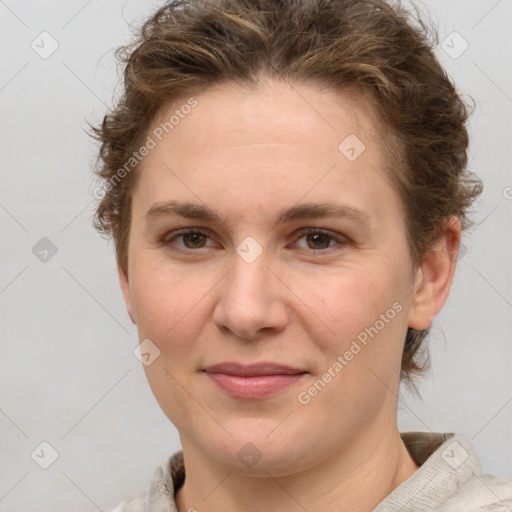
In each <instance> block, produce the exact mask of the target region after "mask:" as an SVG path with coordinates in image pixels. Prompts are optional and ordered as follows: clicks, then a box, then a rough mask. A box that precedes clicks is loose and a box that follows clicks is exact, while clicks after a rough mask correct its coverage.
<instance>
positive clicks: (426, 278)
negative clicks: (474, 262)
mask: <svg viewBox="0 0 512 512" xmlns="http://www.w3.org/2000/svg"><path fill="white" fill-rule="evenodd" d="M460 234H461V227H460V221H459V219H458V218H457V217H453V216H452V217H449V218H448V219H447V221H446V222H445V223H444V226H443V231H442V234H441V237H440V239H439V242H438V243H437V244H436V246H435V247H433V248H432V249H431V250H430V251H429V252H427V254H425V256H424V258H423V262H422V264H421V267H420V268H418V270H417V274H416V282H415V288H414V298H413V301H412V304H411V308H410V310H409V318H408V320H409V327H411V328H413V329H416V330H424V329H427V328H428V327H430V325H431V323H432V320H433V319H434V317H435V316H436V315H437V313H439V311H441V309H442V307H443V306H444V304H445V302H446V299H447V298H448V294H449V292H450V288H451V284H452V280H453V275H454V273H455V268H456V266H457V254H458V251H459V245H460Z"/></svg>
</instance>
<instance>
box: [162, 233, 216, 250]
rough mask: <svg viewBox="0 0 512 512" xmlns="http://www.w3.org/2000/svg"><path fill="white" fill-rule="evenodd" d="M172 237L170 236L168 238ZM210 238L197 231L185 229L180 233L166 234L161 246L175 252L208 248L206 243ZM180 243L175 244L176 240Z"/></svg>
mask: <svg viewBox="0 0 512 512" xmlns="http://www.w3.org/2000/svg"><path fill="white" fill-rule="evenodd" d="M169 235H172V236H169ZM209 238H210V237H209V236H208V235H207V234H206V233H203V232H202V231H200V230H198V229H187V230H184V231H181V232H174V233H168V234H167V235H166V236H164V238H163V239H162V240H161V243H162V245H163V246H166V247H169V248H170V249H177V250H182V251H186V250H196V249H203V248H206V247H208V246H207V245H206V244H207V241H208V239H209ZM180 239H181V240H182V243H176V241H177V240H180Z"/></svg>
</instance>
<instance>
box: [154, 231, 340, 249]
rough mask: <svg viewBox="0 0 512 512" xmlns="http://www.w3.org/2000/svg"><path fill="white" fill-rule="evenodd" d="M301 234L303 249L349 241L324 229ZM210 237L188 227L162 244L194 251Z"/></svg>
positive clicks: (325, 247)
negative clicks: (304, 242)
mask: <svg viewBox="0 0 512 512" xmlns="http://www.w3.org/2000/svg"><path fill="white" fill-rule="evenodd" d="M169 235H172V236H169ZM299 235H300V236H299V238H298V240H301V239H303V238H304V239H306V245H307V246H306V247H301V249H305V250H312V251H314V252H326V251H325V249H330V248H331V247H333V246H334V245H336V243H337V244H338V245H344V244H346V243H348V241H347V239H346V238H344V237H343V236H341V235H338V234H336V233H332V232H331V231H325V230H323V229H315V228H308V229H305V230H302V231H301V232H299ZM178 239H181V240H182V241H183V245H181V244H176V243H175V241H176V240H178ZM208 239H211V237H210V236H209V235H208V234H207V233H205V232H204V231H201V230H200V229H197V228H188V229H186V230H182V231H178V232H172V233H167V234H166V235H165V236H164V237H163V238H162V240H161V244H162V245H164V246H167V247H171V248H173V247H172V246H175V247H176V248H177V250H183V251H187V250H192V251H193V250H195V249H204V248H207V247H208V246H207V245H206V243H207V240H208ZM333 242H334V243H333ZM329 252H330V251H329Z"/></svg>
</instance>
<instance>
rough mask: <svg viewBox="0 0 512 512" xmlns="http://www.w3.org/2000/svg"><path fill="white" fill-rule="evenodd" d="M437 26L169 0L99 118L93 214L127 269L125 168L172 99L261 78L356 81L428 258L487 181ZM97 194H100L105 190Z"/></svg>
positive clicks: (131, 182)
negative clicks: (476, 165)
mask: <svg viewBox="0 0 512 512" xmlns="http://www.w3.org/2000/svg"><path fill="white" fill-rule="evenodd" d="M436 44H437V35H436V32H435V30H433V29H432V28H431V27H429V26H427V24H426V23H425V21H424V20H422V19H421V16H416V17H414V16H413V15H412V13H411V11H410V10H407V9H405V8H404V7H402V6H401V5H400V4H395V5H394V6H393V7H392V6H390V5H389V4H387V3H386V2H385V1H384V0H185V1H183V0H177V1H173V2H169V3H167V4H166V5H164V6H163V7H161V8H160V9H159V10H158V11H157V12H156V13H155V14H154V15H153V16H152V17H151V18H150V19H149V20H147V21H146V22H145V23H144V25H143V26H142V28H141V30H140V31H139V32H138V34H137V38H136V40H135V41H134V42H133V43H132V44H129V45H126V46H123V47H121V48H119V49H118V50H117V52H116V55H117V57H118V59H119V61H120V62H121V63H122V65H124V89H123V91H122V96H121V97H120V99H119V100H118V102H117V103H116V105H115V107H114V108H113V109H112V110H111V111H110V112H109V113H108V114H107V115H106V116H105V117H104V119H103V123H102V124H101V126H99V127H97V128H93V131H92V135H93V136H94V137H95V138H97V139H98V140H99V142H100V143H101V145H100V151H99V159H98V167H97V169H96V171H95V172H96V174H97V176H98V177H99V178H100V179H101V180H103V183H104V184H110V185H109V186H108V187H106V189H104V190H103V192H102V194H101V200H100V202H99V204H98V206H97V210H96V213H95V217H94V226H95V228H96V229H97V230H98V231H99V232H100V233H102V234H107V235H112V236H113V238H114V242H115V247H116V255H117V259H118V262H119V265H120V267H121V269H122V270H123V271H124V272H125V273H126V274H127V270H128V251H127V249H128V238H129V230H130V223H131V195H132V192H133V190H134V186H135V183H136V179H137V175H138V173H137V170H138V168H139V167H140V166H139V165H135V166H134V168H133V171H132V172H125V173H123V178H122V179H117V182H115V178H119V174H118V173H119V170H120V169H121V168H123V166H125V165H126V162H127V161H128V160H129V159H130V158H131V156H132V154H133V152H134V150H136V149H137V148H138V147H140V144H141V141H142V140H144V138H145V137H146V136H147V132H148V130H149V128H150V124H151V122H152V120H153V119H154V118H155V116H156V114H157V112H158V111H159V110H160V109H161V107H162V106H163V105H164V104H169V103H170V102H173V101H175V100H176V99H178V98H180V97H184V96H186V95H191V94H195V93H200V92H202V91H204V90H206V89H208V88H209V87H211V86H212V85H217V84H219V83H226V82H234V83H238V84H240V85H257V84H258V83H261V79H262V78H271V79H282V80H290V81H291V82H297V83H300V82H302V83H320V84H322V85H323V87H328V88H332V89H333V90H337V91H347V92H348V91H349V90H350V91H353V90H354V89H355V90H357V91H358V92H359V93H360V94H361V95H362V96H363V97H364V98H366V100H367V101H369V102H370V103H371V104H372V105H373V106H374V108H375V110H376V112H377V113H378V115H379V118H380V120H381V125H382V126H383V127H384V128H385V129H381V130H380V132H381V133H384V134H385V135H384V136H385V140H387V142H388V143H387V144H386V145H385V146H386V147H385V148H384V150H385V152H386V155H387V157H388V158H387V159H388V160H389V161H388V168H389V169H388V172H389V176H390V178H391V179H392V181H393V183H394V185H395V186H396V189H397V191H398V192H399V193H400V196H401V198H402V201H403V204H404V206H405V211H406V223H407V238H408V243H409V247H410V251H411V256H412V260H413V262H414V264H415V265H418V264H419V263H420V262H421V260H422V259H423V256H424V255H425V253H426V252H427V251H428V250H429V249H430V248H431V247H432V246H433V245H434V244H435V242H436V241H437V240H438V237H439V233H440V229H441V227H442V225H443V222H444V220H445V219H446V218H447V217H449V216H451V215H455V216H457V217H458V218H459V219H460V221H461V225H462V229H466V228H467V227H469V226H470V225H471V224H472V223H471V221H470V220H469V219H468V217H467V215H466V213H467V210H468V208H469V206H470V205H471V204H472V202H473V200H474V199H475V198H476V197H477V196H478V195H479V194H480V192H481V190H482V183H481V181H480V180H479V179H478V178H477V177H476V176H474V175H473V174H472V173H470V172H469V171H468V170H467V169H466V164H467V154H466V151H467V146H468V134H467V131H466V128H465V124H466V120H467V117H468V109H467V107H466V105H465V103H464V102H463V101H462V99H461V97H460V96H459V95H458V93H457V92H456V89H455V87H454V85H453V83H452V81H451V80H450V79H449V78H448V76H447V74H446V73H445V71H444V70H443V68H442V67H441V66H440V64H439V62H438V60H437V59H436V57H435V55H434V51H433V49H434V47H435V45H436ZM95 195H96V194H95ZM427 333H428V330H426V331H416V330H413V329H410V328H409V329H408V332H407V337H406V340H405V347H404V352H403V358H402V379H404V380H406V381H408V383H409V384H413V387H415V386H414V383H413V381H412V378H411V377H412V376H413V375H417V376H419V375H421V374H422V373H424V372H425V370H426V369H427V368H428V366H429V357H428V352H427V353H425V351H424V350H421V351H419V349H420V347H421V345H422V342H423V340H424V338H425V336H426V335H427Z"/></svg>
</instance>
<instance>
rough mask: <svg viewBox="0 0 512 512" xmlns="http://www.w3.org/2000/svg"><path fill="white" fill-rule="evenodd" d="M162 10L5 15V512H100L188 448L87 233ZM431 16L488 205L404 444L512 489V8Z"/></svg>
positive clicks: (108, 264) (81, 1)
mask: <svg viewBox="0 0 512 512" xmlns="http://www.w3.org/2000/svg"><path fill="white" fill-rule="evenodd" d="M158 4H159V3H158V2H149V1H135V0H127V1H121V0H115V1H99V0H93V1H85V0H72V1H70V0H66V1H42V0H37V1H28V0H18V1H16V0H4V1H0V38H1V49H2V51H1V63H0V70H1V71H0V72H1V74H0V102H1V114H2V115H1V134H0V145H1V148H0V151H1V153H0V154H1V173H2V175H1V179H2V187H1V194H0V220H1V226H2V230H3V243H2V244H1V260H2V265H1V267H0V307H1V324H0V325H1V334H2V338H1V342H2V345H1V346H2V349H1V357H0V365H1V379H2V380H1V387H0V429H1V438H0V475H1V477H0V510H3V511H7V510H9V511H13V512H21V511H23V512H35V511H36V510H37V511H38V512H50V511H51V512H54V511H55V510H71V509H72V510H74V511H77V512H78V511H88V510H91V511H93V510H97V509H103V508H105V507H106V506H107V505H109V504H111V503H113V502H115V501H117V500H119V499H121V498H124V497H127V496H128V495H131V494H133V493H134V492H136V491H139V490H141V489H142V488H143V487H144V486H145V485H146V484H147V482H148V481H149V479H150V478H151V476H152V473H153V471H154V469H155V467H156V466H157V465H158V464H159V463H161V462H163V460H165V458H167V456H168V455H169V454H171V453H172V452H173V451H175V450H176V449H178V448H179V447H180V445H179V439H178V435H177V432H176V430H175V429H174V427H173V426H172V425H171V424H170V423H169V421H168V420H167V418H166V417H165V416H164V414H163V413H162V412H161V410H160V408H159V407H158V405H157V403H156V401H155V399H154V397H153V395H152V394H151V391H150V389H149V386H148V384H147V382H146V380H145V376H144V373H143V370H142V366H141V365H140V363H139V361H138V360H137V359H136V358H135V357H134V355H133V352H132V351H133V349H134V347H135V346H136V345H137V343H138V339H137V334H136V330H135V327H134V326H133V325H132V324H131V322H130V320H129V317H128V315H127V313H126V311H125V307H124V303H123V301H122V296H121V292H120V290H119V285H118V280H117V274H116V269H115V262H114V253H113V246H112V243H110V242H106V241H105V240H104V239H102V238H100V237H99V236H98V235H97V234H96V233H95V231H94V230H93V228H92V227H91V217H92V211H93V206H94V200H93V198H92V188H93V185H92V174H91V172H90V166H91V163H92V161H93V158H94V155H95V146H94V144H93V143H92V142H91V141H90V140H89V139H88V137H87V135H86V134H85V133H84V129H85V128H86V127H87V125H86V122H85V120H86V119H87V120H90V121H93V122H98V121H99V120H100V119H101V118H102V115H103V114H104V112H105V108H106V106H105V104H110V103H111V100H112V94H113V90H114V86H115V83H116V80H117V77H116V71H115V67H114V57H113V49H114V48H115V47H117V46H118V45H120V44H123V43H125V42H126V41H127V39H128V37H129V27H128V24H127V22H128V21H129V22H134V21H137V20H140V19H141V18H144V17H145V16H146V15H147V14H148V13H149V12H150V11H151V10H152V8H153V6H156V5H158ZM425 6H426V8H428V10H429V11H430V13H431V15H432V17H433V18H434V20H436V23H438V25H439V32H440V39H441V40H444V39H445V38H446V37H447V36H448V35H449V34H451V33H452V32H453V31H457V32H458V33H459V34H460V35H461V36H462V37H463V38H464V40H465V41H467V43H468V44H469V47H468V49H467V50H466V51H465V52H464V53H462V55H460V56H459V57H458V58H452V57H450V56H449V55H447V53H445V52H444V51H443V49H442V48H440V49H439V56H440V59H441V60H442V63H443V64H444V65H445V67H446V69H447V70H448V72H449V74H450V75H451V76H452V77H453V78H454V80H455V82H456V84H457V85H458V87H459V89H461V90H462V91H464V92H465V93H466V94H468V95H471V96H472V97H473V98H474V99H475V100H476V103H477V107H476V111H475V113H474V114H473V116H472V119H471V137H472V141H471V144H472V145H471V160H470V166H471V167H472V168H473V169H475V170H476V171H477V172H478V173H479V174H480V175H481V176H482V178H483V179H484V183H485V192H484V194H483V196H482V197H481V199H480V201H479V202H478V204H477V205H476V208H475V214H474V218H475V219H476V220H477V221H478V222H479V225H478V227H477V228H476V229H475V230H474V232H473V233H472V234H471V236H470V237H469V238H467V237H466V238H465V241H464V244H465V245H466V247H467V249H468V250H467V253H466V254H465V255H463V256H462V258H461V259H460V261H459V268H458V270H457V273H456V277H455V281H454V284H453V288H452V291H451V294H450V297H449V299H448V302H447V304H446V306H445V308H444V310H443V312H442V313H441V314H440V315H439V316H438V318H437V319H436V321H435V327H434V329H433V331H434V332H433V337H432V338H431V341H430V346H431V352H432V359H433V372H432V375H431V377H430V379H428V380H427V381H425V383H424V384H423V385H422V396H423V402H422V401H421V400H418V399H417V398H414V397H411V396H410V395H409V394H408V393H404V395H403V397H401V399H400V414H399V427H400V429H401V430H424V431H429V430H432V431H441V432H450V431H452V432H461V433H463V434H466V435H467V436H468V437H469V438H470V439H471V441H472V443H473V445H474V447H475V449H476V451H477V453H478V455H479V457H480V459H481V461H482V466H483V469H484V471H485V472H488V473H494V474H499V475H502V476H504V477H506V478H508V479H512V463H511V460H512V436H511V431H512V429H511V426H512V343H511V332H512V326H511V318H512V315H511V308H512V287H511V279H510V277H511V275H510V274H511V265H510V261H511V255H512V238H511V236H510V233H511V224H512V223H511V209H512V200H510V198H511V197H512V189H511V188H510V187H511V186H512V176H511V173H510V162H511V161H512V155H511V147H512V143H511V140H512V138H511V128H512V126H511V125H512V116H511V114H512V99H511V98H512V74H511V66H510V53H511V48H512V31H511V30H510V26H511V21H512V2H510V1H505V0H502V1H497V2H495V1H492V2H487V1H465V2H460V1H459V0H451V1H447V0H443V1H441V0H439V1H435V2H426V3H425ZM43 31H47V32H49V33H50V34H51V36H52V37H53V38H54V39H55V40H56V41H57V42H58V44H59V47H58V49H57V50H56V51H55V52H54V53H53V54H52V55H51V56H50V57H48V58H47V59H43V58H41V57H40V56H39V55H38V54H37V53H36V52H35V51H34V50H33V49H32V48H31V42H32V41H33V40H34V39H35V40H36V43H37V41H40V36H39V34H40V33H41V32H43ZM38 37H39V39H38ZM452 37H453V36H452ZM448 43H449V44H450V45H451V46H454V48H455V50H453V51H456V50H457V49H458V48H461V46H460V44H463V42H462V41H461V40H460V39H449V40H448ZM39 45H40V46H41V45H42V43H39ZM457 45H459V46H457ZM48 47H49V46H45V48H48ZM42 237H48V238H49V239H50V240H51V241H52V242H53V243H54V244H55V245H56V247H57V249H58V252H57V254H56V255H55V256H53V257H52V258H51V259H49V261H48V262H46V263H43V262H41V261H40V260H39V259H38V258H36V256H35V255H34V254H33V253H32V247H33V246H34V245H35V244H36V243H37V242H38V241H39V240H40V239H41V238H42ZM42 441H47V442H49V443H50V444H51V445H52V446H53V447H54V448H55V450H56V451H57V452H58V455H59V456H58V459H57V460H56V461H55V463H54V464H53V465H51V466H50V467H49V468H48V469H46V470H45V469H42V468H41V467H39V466H38V465H37V464H36V463H35V462H34V460H33V459H32V458H31V453H32V452H33V450H34V449H35V448H36V447H38V446H39V444H40V443H41V442H42ZM39 453H40V452H39ZM47 454H48V450H47V451H46V455H45V456H47Z"/></svg>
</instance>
